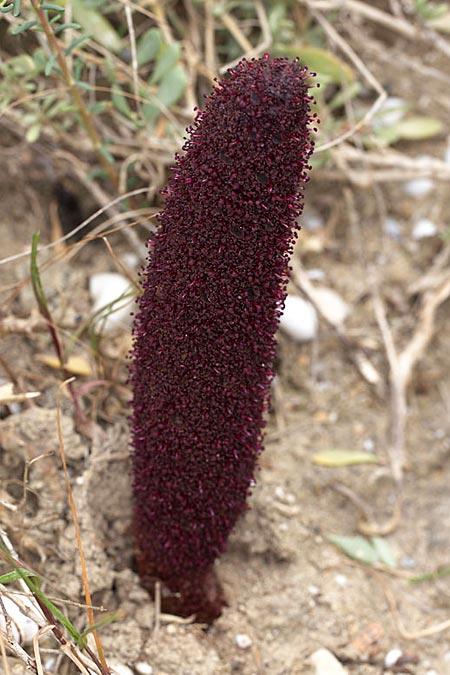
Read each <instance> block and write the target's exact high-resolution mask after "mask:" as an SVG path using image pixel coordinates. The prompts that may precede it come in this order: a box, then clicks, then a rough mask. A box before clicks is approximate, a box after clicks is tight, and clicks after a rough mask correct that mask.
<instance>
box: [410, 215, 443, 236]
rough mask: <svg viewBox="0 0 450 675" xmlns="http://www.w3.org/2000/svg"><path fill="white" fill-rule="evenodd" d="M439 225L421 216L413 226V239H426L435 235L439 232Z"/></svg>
mask: <svg viewBox="0 0 450 675" xmlns="http://www.w3.org/2000/svg"><path fill="white" fill-rule="evenodd" d="M437 230H438V228H437V225H436V224H435V223H433V221H432V220H428V218H421V219H420V220H418V221H417V223H416V224H415V225H414V227H413V231H412V236H413V239H426V238H427V237H434V236H435V234H436V233H437Z"/></svg>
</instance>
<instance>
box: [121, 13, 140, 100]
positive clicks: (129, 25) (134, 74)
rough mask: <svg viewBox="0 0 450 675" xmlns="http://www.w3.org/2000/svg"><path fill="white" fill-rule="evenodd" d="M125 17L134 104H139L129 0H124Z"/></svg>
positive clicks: (133, 33)
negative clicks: (128, 39)
mask: <svg viewBox="0 0 450 675" xmlns="http://www.w3.org/2000/svg"><path fill="white" fill-rule="evenodd" d="M124 6H125V17H126V21H127V28H128V35H129V38H130V51H131V68H132V71H133V92H134V96H135V100H136V105H137V106H139V99H140V97H139V75H138V62H137V53H136V33H135V31H134V23H133V15H132V12H131V6H130V3H129V0H125V5H124Z"/></svg>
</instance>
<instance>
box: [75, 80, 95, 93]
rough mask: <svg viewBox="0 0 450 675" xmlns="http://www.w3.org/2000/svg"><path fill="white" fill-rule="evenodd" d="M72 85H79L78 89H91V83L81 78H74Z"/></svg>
mask: <svg viewBox="0 0 450 675" xmlns="http://www.w3.org/2000/svg"><path fill="white" fill-rule="evenodd" d="M74 85H75V86H76V87H79V88H80V89H84V90H85V91H92V84H90V83H89V82H83V81H82V80H76V81H75V82H74Z"/></svg>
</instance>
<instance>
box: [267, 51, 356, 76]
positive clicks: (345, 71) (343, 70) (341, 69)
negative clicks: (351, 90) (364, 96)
mask: <svg viewBox="0 0 450 675" xmlns="http://www.w3.org/2000/svg"><path fill="white" fill-rule="evenodd" d="M271 52H273V53H274V56H286V55H287V56H290V57H291V58H295V57H296V56H299V57H300V62H301V63H302V64H305V65H306V66H308V68H309V70H311V71H312V72H315V73H317V79H318V80H319V81H320V82H321V83H323V84H328V83H330V82H331V83H333V84H351V83H352V82H354V80H355V74H354V72H353V70H352V69H351V67H350V66H349V65H348V64H347V63H345V61H341V59H339V58H338V57H337V56H335V55H334V54H332V53H331V52H329V51H327V50H326V49H322V48H321V47H314V46H313V45H292V46H283V47H277V48H276V49H275V50H271Z"/></svg>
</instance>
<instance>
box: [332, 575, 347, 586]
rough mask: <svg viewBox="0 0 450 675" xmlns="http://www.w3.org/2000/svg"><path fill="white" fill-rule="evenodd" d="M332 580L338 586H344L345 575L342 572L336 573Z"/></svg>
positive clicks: (345, 581) (345, 582)
mask: <svg viewBox="0 0 450 675" xmlns="http://www.w3.org/2000/svg"><path fill="white" fill-rule="evenodd" d="M334 580H335V582H336V583H337V585H338V586H345V585H346V584H347V577H346V576H345V575H344V574H336V576H335V577H334Z"/></svg>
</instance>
